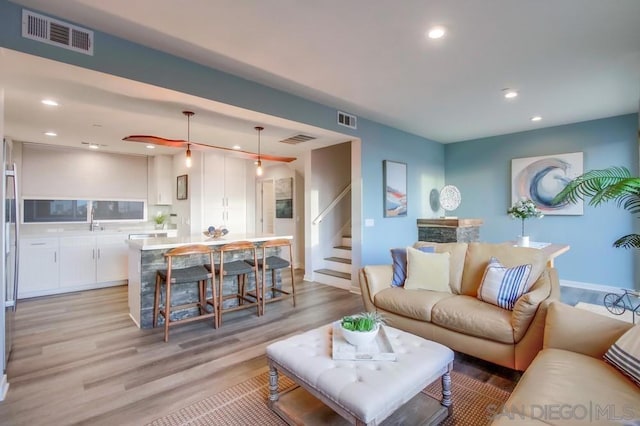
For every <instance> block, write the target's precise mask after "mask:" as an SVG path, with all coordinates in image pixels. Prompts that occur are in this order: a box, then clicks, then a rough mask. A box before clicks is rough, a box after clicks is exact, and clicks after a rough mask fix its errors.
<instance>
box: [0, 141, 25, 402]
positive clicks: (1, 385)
mask: <svg viewBox="0 0 640 426" xmlns="http://www.w3.org/2000/svg"><path fill="white" fill-rule="evenodd" d="M2 170H3V173H2V201H3V202H2V203H1V210H2V211H0V216H1V217H2V218H3V226H2V229H1V230H0V244H1V245H2V253H3V256H2V262H0V281H1V282H2V284H1V288H2V304H3V309H0V353H1V354H2V360H1V362H0V365H2V377H0V401H2V400H3V399H4V398H5V396H6V393H7V390H8V389H9V383H8V381H7V363H8V361H9V356H10V355H11V346H12V341H13V327H14V324H13V323H14V316H15V312H16V308H17V302H18V247H19V246H18V238H19V236H18V222H19V216H18V208H19V204H20V203H19V202H18V194H19V193H18V179H17V168H16V164H15V163H14V162H13V158H12V143H11V141H10V140H7V139H4V140H3V141H2Z"/></svg>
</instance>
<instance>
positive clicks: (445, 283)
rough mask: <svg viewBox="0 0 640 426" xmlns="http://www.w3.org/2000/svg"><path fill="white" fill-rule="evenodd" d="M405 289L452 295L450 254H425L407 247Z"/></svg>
mask: <svg viewBox="0 0 640 426" xmlns="http://www.w3.org/2000/svg"><path fill="white" fill-rule="evenodd" d="M404 288H405V289H407V290H417V289H423V290H432V291H441V292H446V293H451V288H450V287H449V253H424V252H422V251H420V250H416V249H414V248H413V247H407V279H406V280H405V282H404Z"/></svg>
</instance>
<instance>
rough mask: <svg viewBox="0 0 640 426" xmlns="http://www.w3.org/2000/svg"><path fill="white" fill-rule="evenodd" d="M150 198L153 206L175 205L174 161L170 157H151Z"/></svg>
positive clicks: (149, 164)
mask: <svg viewBox="0 0 640 426" xmlns="http://www.w3.org/2000/svg"><path fill="white" fill-rule="evenodd" d="M147 168H148V188H149V189H148V191H149V193H148V195H149V196H148V198H149V204H151V205H171V204H172V203H173V159H172V158H171V156H169V155H156V156H155V157H149V160H148V163H147Z"/></svg>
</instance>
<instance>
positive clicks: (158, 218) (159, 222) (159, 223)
mask: <svg viewBox="0 0 640 426" xmlns="http://www.w3.org/2000/svg"><path fill="white" fill-rule="evenodd" d="M166 220H167V215H166V214H164V213H162V212H158V214H156V215H155V216H154V217H153V221H154V222H155V223H156V229H163V228H164V222H165V221H166Z"/></svg>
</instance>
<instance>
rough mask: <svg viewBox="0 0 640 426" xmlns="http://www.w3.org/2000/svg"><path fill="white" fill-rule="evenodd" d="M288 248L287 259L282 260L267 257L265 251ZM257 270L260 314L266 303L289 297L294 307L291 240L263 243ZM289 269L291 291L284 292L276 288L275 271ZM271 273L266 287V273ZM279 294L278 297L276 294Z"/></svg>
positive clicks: (277, 257)
mask: <svg viewBox="0 0 640 426" xmlns="http://www.w3.org/2000/svg"><path fill="white" fill-rule="evenodd" d="M287 246H288V247H289V259H290V260H287V259H284V258H282V257H280V256H267V249H270V248H274V247H287ZM247 263H251V264H252V262H251V260H247ZM258 268H259V269H260V270H261V271H262V295H263V297H262V313H263V314H264V309H265V306H266V304H267V303H271V302H275V301H278V300H282V299H284V298H287V297H291V298H292V299H293V307H294V308H295V306H296V284H295V279H294V275H293V250H292V249H291V240H288V239H284V238H283V239H279V240H271V241H265V242H264V244H263V245H262V258H261V259H258ZM284 268H289V272H290V273H291V291H290V292H289V291H285V290H283V289H282V288H278V287H276V271H277V270H278V269H284ZM267 271H271V285H270V286H269V287H267V285H266V272H267ZM267 291H271V298H270V299H267V298H266V294H267ZM277 293H279V294H280V295H279V296H276V294H277Z"/></svg>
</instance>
